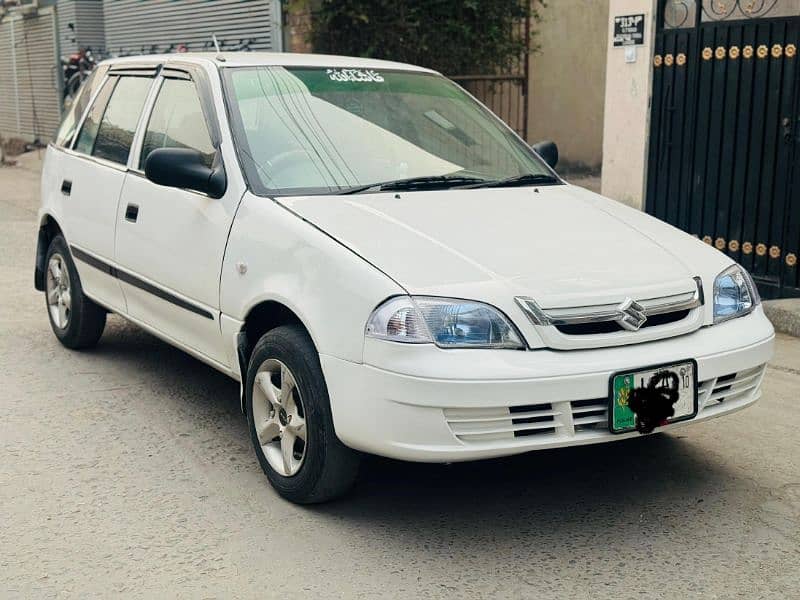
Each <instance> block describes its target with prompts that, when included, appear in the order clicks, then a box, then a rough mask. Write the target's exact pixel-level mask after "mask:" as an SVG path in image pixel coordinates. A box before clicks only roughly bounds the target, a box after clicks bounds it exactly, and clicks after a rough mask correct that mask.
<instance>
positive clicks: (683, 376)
mask: <svg viewBox="0 0 800 600" xmlns="http://www.w3.org/2000/svg"><path fill="white" fill-rule="evenodd" d="M661 371H671V372H673V373H675V374H676V375H677V376H678V401H677V402H676V403H675V404H674V405H673V407H674V408H675V415H674V416H672V417H671V418H670V419H669V422H670V423H674V422H676V421H684V420H686V419H691V418H694V417H695V416H696V415H697V363H696V362H695V361H694V360H686V361H682V362H678V363H673V364H668V365H660V366H657V367H650V368H647V369H642V370H641V371H628V372H625V373H617V374H615V375H612V376H611V384H610V386H609V387H610V392H611V393H610V396H611V398H610V401H609V404H610V406H609V410H608V415H609V418H608V428H609V430H611V433H625V432H627V431H633V430H635V429H636V415H635V414H634V412H633V411H632V410H631V409H630V408H629V407H628V396H629V395H630V393H631V392H632V391H633V390H634V388H638V387H644V386H646V385H647V383H648V382H649V381H650V378H651V377H653V375H655V374H656V373H658V372H661Z"/></svg>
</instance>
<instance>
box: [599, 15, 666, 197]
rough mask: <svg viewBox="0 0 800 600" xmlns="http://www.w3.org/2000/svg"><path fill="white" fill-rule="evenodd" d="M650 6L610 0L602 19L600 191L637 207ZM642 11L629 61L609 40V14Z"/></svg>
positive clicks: (643, 170) (641, 188) (645, 130)
mask: <svg viewBox="0 0 800 600" xmlns="http://www.w3.org/2000/svg"><path fill="white" fill-rule="evenodd" d="M655 11H656V0H611V3H610V11H609V12H610V14H609V19H608V25H607V27H608V32H609V35H608V41H607V47H606V57H607V66H606V94H605V127H604V133H603V182H602V193H603V195H604V196H608V197H609V198H613V199H615V200H619V201H621V202H624V203H626V204H629V205H630V206H634V207H636V208H643V207H644V194H645V181H646V177H647V143H648V135H649V125H650V93H651V87H652V85H651V84H652V73H653V69H652V64H653V37H654V32H655ZM642 13H644V14H645V31H644V45H643V46H636V61H635V62H631V63H628V62H626V60H625V49H624V48H614V47H613V45H612V32H613V30H614V17H615V16H622V15H634V14H642Z"/></svg>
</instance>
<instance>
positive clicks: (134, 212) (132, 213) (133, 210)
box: [125, 204, 139, 223]
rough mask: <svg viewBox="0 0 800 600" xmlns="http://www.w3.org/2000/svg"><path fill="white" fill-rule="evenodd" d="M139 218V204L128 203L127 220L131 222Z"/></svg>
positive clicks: (126, 209)
mask: <svg viewBox="0 0 800 600" xmlns="http://www.w3.org/2000/svg"><path fill="white" fill-rule="evenodd" d="M138 218H139V205H138V204H128V206H127V208H125V220H126V221H130V222H131V223H136V219H138Z"/></svg>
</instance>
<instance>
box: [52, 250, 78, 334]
mask: <svg viewBox="0 0 800 600" xmlns="http://www.w3.org/2000/svg"><path fill="white" fill-rule="evenodd" d="M46 285H47V289H46V291H47V306H48V309H49V310H50V318H52V320H53V323H54V324H55V325H56V327H58V328H59V329H66V328H67V326H68V325H69V319H70V316H71V314H72V293H71V289H70V282H69V272H68V271H67V265H66V262H65V261H64V258H63V257H62V256H61V255H60V254H58V253H56V254H53V255H52V256H51V257H50V261H49V262H48V264H47V283H46Z"/></svg>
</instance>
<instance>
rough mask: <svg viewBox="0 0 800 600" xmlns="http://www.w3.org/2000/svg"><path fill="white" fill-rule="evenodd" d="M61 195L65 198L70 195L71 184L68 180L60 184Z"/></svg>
mask: <svg viewBox="0 0 800 600" xmlns="http://www.w3.org/2000/svg"><path fill="white" fill-rule="evenodd" d="M61 193H62V194H64V195H65V196H69V195H70V194H71V193H72V182H71V181H70V180H69V179H65V180H64V181H62V182H61Z"/></svg>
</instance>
